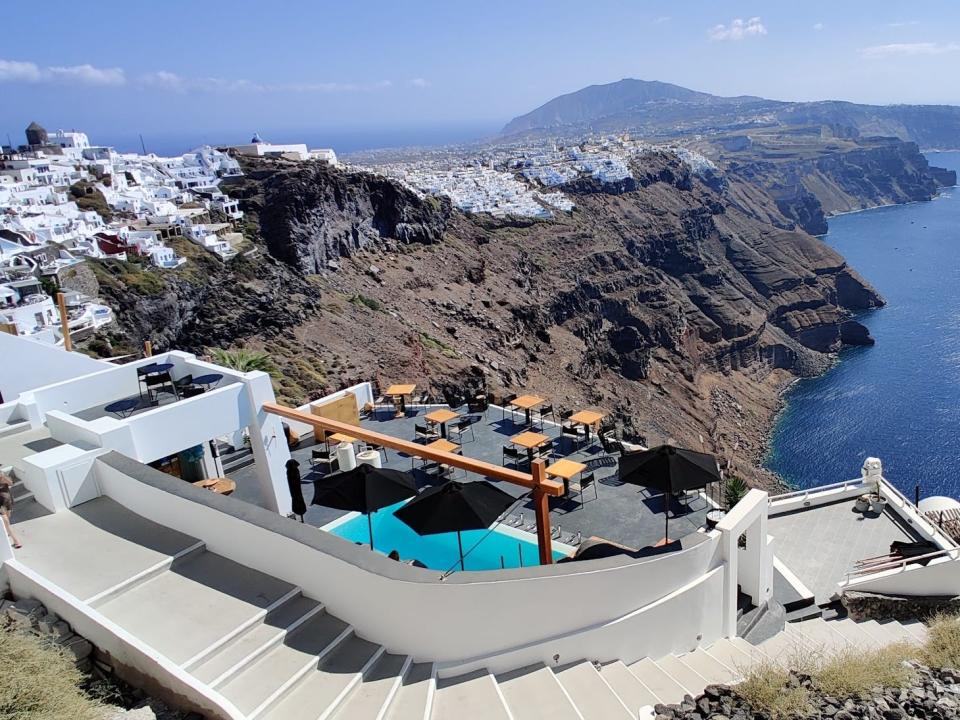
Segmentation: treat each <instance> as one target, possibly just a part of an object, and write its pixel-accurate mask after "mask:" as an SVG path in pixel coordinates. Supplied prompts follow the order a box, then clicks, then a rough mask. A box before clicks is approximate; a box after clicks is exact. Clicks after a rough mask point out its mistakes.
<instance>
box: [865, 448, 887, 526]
mask: <svg viewBox="0 0 960 720" xmlns="http://www.w3.org/2000/svg"><path fill="white" fill-rule="evenodd" d="M860 474H861V475H862V476H863V480H864V483H866V482H872V483H873V492H872V493H870V494H869V495H868V496H867V497H868V498H869V500H870V509H871V510H872V511H873V512H874V513H876V514H878V515H879V514H880V513H882V512H883V509H884V508H885V507H886V505H887V500H886V498H884V497H883V493H881V492H880V481H881V480H882V479H883V466H882V465H881V464H880V459H879V458H874V457H868V458H867V459H866V460H864V461H863V467H862V468H860Z"/></svg>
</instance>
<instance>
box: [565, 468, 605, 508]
mask: <svg viewBox="0 0 960 720" xmlns="http://www.w3.org/2000/svg"><path fill="white" fill-rule="evenodd" d="M591 486H592V487H593V497H594V499H595V500H599V499H600V496H599V495H598V494H597V476H596V475H594V474H593V473H587V474H586V475H581V476H580V479H579V480H578V481H577V482H573V483H570V490H571V491H572V492H576V493H577V494H578V495H579V496H580V507H583V491H584V490H588V489H589V488H590V487H591Z"/></svg>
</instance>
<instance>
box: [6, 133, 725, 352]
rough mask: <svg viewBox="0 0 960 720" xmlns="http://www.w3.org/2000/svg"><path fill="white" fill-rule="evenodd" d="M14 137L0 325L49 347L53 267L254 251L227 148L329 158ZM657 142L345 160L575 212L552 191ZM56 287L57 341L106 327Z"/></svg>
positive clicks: (699, 163)
mask: <svg viewBox="0 0 960 720" xmlns="http://www.w3.org/2000/svg"><path fill="white" fill-rule="evenodd" d="M25 135H26V144H24V145H21V146H19V147H9V146H7V147H3V148H2V155H0V327H2V329H3V330H5V331H7V332H13V333H15V334H18V335H30V336H34V337H35V338H36V339H40V340H43V341H46V342H50V343H53V344H62V343H63V341H64V338H63V336H64V324H63V321H62V318H61V311H60V309H59V308H58V307H57V305H56V304H55V302H54V298H53V293H54V291H55V290H56V289H59V288H60V287H61V283H60V279H61V278H60V274H61V272H62V271H64V270H65V269H66V268H70V267H71V266H73V265H76V264H78V263H80V262H82V261H84V260H85V259H90V258H92V259H101V260H116V261H123V262H139V263H143V264H148V265H151V266H153V267H155V268H158V269H161V270H175V269H177V268H180V267H182V266H183V265H184V264H186V263H187V262H188V258H186V257H183V256H182V254H180V253H178V252H177V249H176V247H177V246H178V245H179V244H180V243H182V242H186V241H189V242H190V243H192V244H194V245H196V246H198V247H200V248H202V249H203V250H205V251H207V252H209V253H211V254H212V255H213V256H215V257H217V258H219V259H220V260H222V261H227V260H229V259H230V258H232V257H235V256H236V255H238V254H240V253H245V254H255V253H256V247H255V246H254V245H253V244H252V243H250V242H249V241H248V240H247V239H246V238H245V236H244V234H243V232H242V221H243V212H242V211H241V210H240V208H239V206H238V201H237V200H236V199H233V198H231V197H230V196H229V195H228V194H227V192H225V191H224V190H223V188H221V183H222V182H223V180H224V179H227V178H231V177H237V176H240V175H242V174H243V171H242V169H241V165H240V162H239V161H238V159H237V158H238V157H240V156H248V157H260V158H265V157H266V158H282V159H286V160H294V161H306V160H314V161H320V162H325V163H329V164H331V165H335V166H336V165H340V162H339V160H338V158H337V155H336V153H335V152H334V150H332V149H329V148H320V149H308V148H307V146H306V145H305V144H302V143H294V144H273V143H270V142H266V141H264V140H263V139H262V138H260V137H259V135H254V136H253V137H252V138H251V140H250V142H249V143H247V144H243V145H231V146H224V147H221V148H213V147H210V146H203V147H199V148H196V149H194V150H192V151H190V152H186V153H184V154H183V155H180V156H177V157H160V156H157V155H155V154H152V153H151V154H137V153H120V152H117V151H116V150H114V149H113V148H112V147H109V146H102V145H94V144H91V142H90V139H89V138H88V136H87V135H86V134H85V133H83V132H79V131H76V130H71V131H64V130H57V131H56V132H48V131H47V130H45V129H44V128H43V127H41V126H40V125H39V124H37V123H35V122H34V123H31V124H30V126H29V127H28V128H26V131H25ZM657 149H662V148H660V147H659V146H654V145H651V144H649V143H645V142H640V141H636V140H632V139H631V138H630V137H629V135H619V136H612V135H611V136H606V137H589V138H586V139H583V140H581V141H579V142H576V143H570V144H567V145H559V144H558V143H557V142H555V141H542V140H541V141H533V140H531V141H529V142H527V143H519V142H518V143H511V144H504V145H498V146H483V147H481V146H477V147H470V148H437V149H428V150H419V151H415V152H403V151H401V152H400V153H399V154H393V155H387V156H384V158H383V159H380V158H378V157H376V156H373V157H371V158H369V159H367V160H366V161H363V162H362V163H360V164H356V165H352V166H347V169H348V170H349V169H355V170H365V171H368V172H374V173H379V174H381V175H384V176H387V177H390V178H392V179H395V180H397V181H399V182H401V183H403V184H404V185H406V186H408V187H410V188H411V189H413V190H414V191H415V192H417V193H419V194H421V195H434V196H445V197H448V198H449V199H450V201H451V202H452V204H453V205H454V207H456V208H458V209H459V210H461V211H463V212H465V213H487V214H489V215H491V216H493V217H496V218H505V217H524V218H533V219H549V218H551V217H553V216H555V215H556V214H557V213H561V214H562V213H569V212H572V211H573V210H574V208H575V203H574V201H573V200H572V199H571V198H570V197H569V196H568V195H567V194H565V193H564V192H563V189H564V188H568V187H570V186H571V185H572V184H573V183H575V182H578V181H587V182H596V183H600V184H611V183H621V182H624V181H627V180H629V179H630V178H631V170H630V162H631V159H632V158H633V157H634V156H637V155H640V154H643V153H647V152H651V151H654V150H657ZM666 149H670V150H672V151H674V152H677V153H678V154H679V155H680V156H681V158H683V159H684V161H685V162H687V163H688V164H689V165H690V166H691V169H692V170H693V171H694V172H699V171H703V170H706V169H712V168H713V165H712V163H711V162H710V161H709V160H708V159H706V158H705V157H704V156H702V155H700V154H699V153H696V152H694V151H691V150H688V149H686V148H682V147H670V148H666ZM179 246H180V247H181V248H182V247H183V246H182V245H179ZM64 296H65V309H64V310H65V312H66V314H67V315H68V322H67V326H68V327H69V333H70V335H71V338H76V339H82V338H83V337H85V336H86V335H89V334H90V333H92V332H93V331H95V330H97V329H98V328H100V327H103V326H104V325H108V324H110V323H111V322H113V311H112V309H111V308H110V307H108V306H107V305H106V304H104V303H103V302H102V301H101V300H99V299H98V298H94V297H87V296H85V295H83V294H81V293H78V292H75V291H68V292H66V293H64Z"/></svg>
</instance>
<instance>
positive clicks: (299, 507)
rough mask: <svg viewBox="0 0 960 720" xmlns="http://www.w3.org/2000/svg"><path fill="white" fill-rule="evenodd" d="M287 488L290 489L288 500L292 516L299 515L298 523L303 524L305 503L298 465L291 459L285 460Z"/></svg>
mask: <svg viewBox="0 0 960 720" xmlns="http://www.w3.org/2000/svg"><path fill="white" fill-rule="evenodd" d="M287 487H288V488H290V499H291V500H292V501H293V503H292V509H293V514H294V515H299V516H300V522H303V515H304V513H305V512H307V503H306V502H304V500H303V488H302V487H301V485H300V463H298V462H297V461H296V460H294V459H293V458H290V459H289V460H287Z"/></svg>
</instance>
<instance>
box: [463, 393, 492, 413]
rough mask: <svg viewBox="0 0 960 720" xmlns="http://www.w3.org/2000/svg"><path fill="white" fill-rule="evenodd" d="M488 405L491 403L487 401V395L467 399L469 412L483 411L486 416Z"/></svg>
mask: <svg viewBox="0 0 960 720" xmlns="http://www.w3.org/2000/svg"><path fill="white" fill-rule="evenodd" d="M488 407H490V403H488V402H487V396H486V395H477V396H476V397H475V398H474V399H473V400H468V401H467V412H469V413H482V414H483V415H484V417H486V414H487V408H488Z"/></svg>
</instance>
